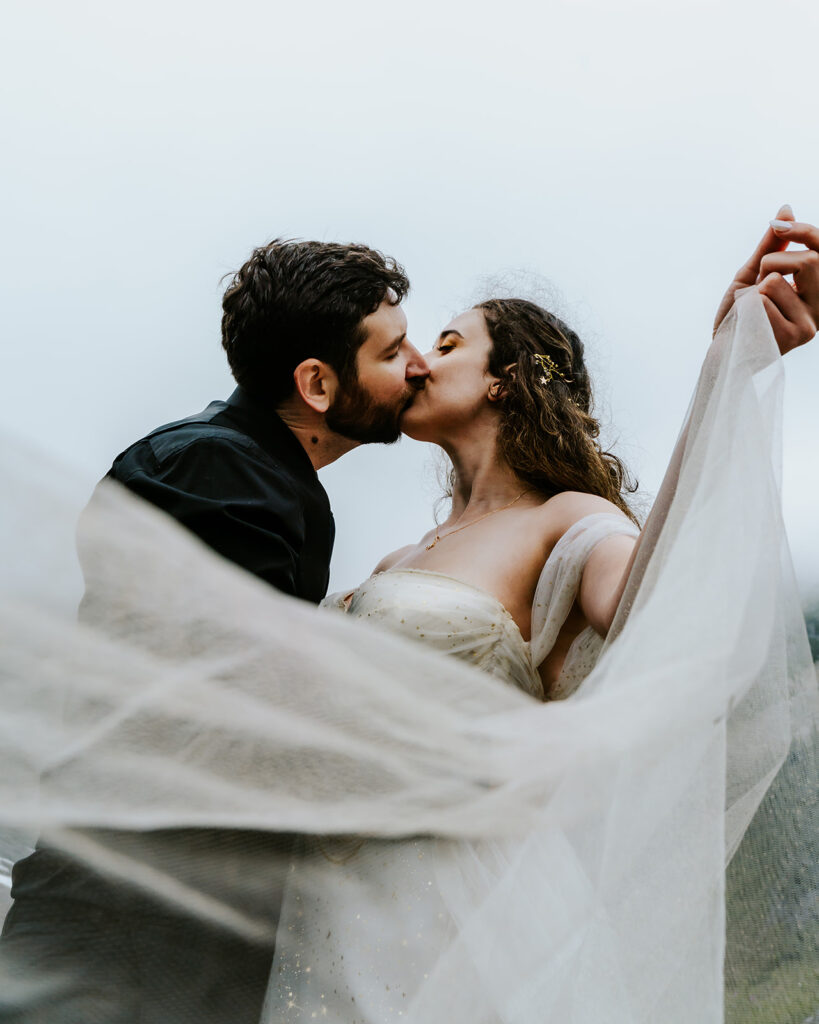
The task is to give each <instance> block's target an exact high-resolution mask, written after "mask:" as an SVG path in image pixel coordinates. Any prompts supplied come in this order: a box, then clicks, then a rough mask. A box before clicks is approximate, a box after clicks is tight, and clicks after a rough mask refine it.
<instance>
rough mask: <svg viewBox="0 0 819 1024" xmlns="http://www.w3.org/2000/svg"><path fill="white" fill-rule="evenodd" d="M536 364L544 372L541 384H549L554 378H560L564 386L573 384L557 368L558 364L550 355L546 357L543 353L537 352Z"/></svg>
mask: <svg viewBox="0 0 819 1024" xmlns="http://www.w3.org/2000/svg"><path fill="white" fill-rule="evenodd" d="M534 356H535V362H536V363H537V364H538V366H539V367H540V368H541V370H542V371H543V375H542V376H541V378H540V383H541V384H549V383H550V382H551V380H552V378H553V377H560V379H561V380H562V381H563V383H564V384H571V381H570V380H569V379H568V378H567V377H566V376H565V374H563V373H561V372H560V370H558V368H557V363H556V362H555V361H554V359H552V357H551V356H549V355H544V354H543V353H541V352H535V353H534Z"/></svg>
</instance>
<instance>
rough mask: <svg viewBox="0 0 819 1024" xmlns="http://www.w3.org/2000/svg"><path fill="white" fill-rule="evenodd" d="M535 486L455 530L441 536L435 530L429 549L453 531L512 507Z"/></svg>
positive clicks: (458, 530) (428, 545)
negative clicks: (506, 503)
mask: <svg viewBox="0 0 819 1024" xmlns="http://www.w3.org/2000/svg"><path fill="white" fill-rule="evenodd" d="M531 490H533V488H531V487H527V488H526V490H525V491H521V492H520V494H519V495H518V496H517V498H513V499H512V500H511V501H510V502H509V504H508V505H501V507H500V508H493V509H491V510H490V511H489V512H484V514H483V515H482V516H478V518H477V519H473V520H472V522H471V523H464V525H463V526H456V527H455V529H454V530H450V531H449V533H445V534H444V535H443V537H441V536H440V535H439V533H438V529H437V528H436V530H435V540H434V541H433V542H432V543H431V544H427V546H426V549H425V550H427V551H431V550H432V549H433V548H434V547H435V545H436V544H437V543H438V541H439V540H446V538H447V537H451V536H452V534H453V533H459V532H460V531H461V530H465V529H466V528H467V526H474V525H475V523H479V522H480V521H481V520H482V519H487V518H488V517H489V516H493V515H494V514H495V513H496V512H503V511H504V510H505V509H507V508H511V507H512V506H513V505H514V504H515V503H516V502H518V501H520V499H521V498H522V497H523V495H524V494H528V493H529V492H530V491H531Z"/></svg>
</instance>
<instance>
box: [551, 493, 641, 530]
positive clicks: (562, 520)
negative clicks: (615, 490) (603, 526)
mask: <svg viewBox="0 0 819 1024" xmlns="http://www.w3.org/2000/svg"><path fill="white" fill-rule="evenodd" d="M599 513H608V514H609V515H616V516H622V518H623V519H628V516H626V514H625V513H624V512H623V510H622V509H621V508H618V506H617V505H615V504H614V502H613V501H609V500H608V499H607V498H601V497H600V495H599V494H584V493H583V492H582V491H562V492H561V493H560V494H556V495H555V496H554V497H553V498H549V499H548V500H547V501H544V503H543V504H542V505H541V506H540V507H539V509H538V516H539V518H540V519H541V523H542V529H543V530H544V532H545V533H548V534H549V535H551V536H552V537H553V538H554V540H555V541H557V540H558V539H559V538H560V537H562V536H563V534H564V533H565V532H566V531H567V530H568V529H570V528H571V527H572V526H574V524H575V523H576V522H577V521H578V520H579V519H584V518H585V517H586V516H592V515H597V514H599Z"/></svg>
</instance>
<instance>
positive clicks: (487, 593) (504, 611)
mask: <svg viewBox="0 0 819 1024" xmlns="http://www.w3.org/2000/svg"><path fill="white" fill-rule="evenodd" d="M398 573H413V574H414V575H420V576H437V577H438V579H442V580H448V581H449V582H450V583H457V584H458V586H460V587H466V589H467V590H472V591H474V592H475V593H477V594H482V595H483V596H484V597H487V598H489V600H490V601H491V602H492V603H493V604H494V605H496V606H497V608H498V610H499V611H500V613H501V615H502V616H503V617H504V618H506V619H507V620H508V621H509V624H510V625H511V626H512V628H513V629H514V630H515V632H516V633H517V635H518V639H519V640H520V642H521V643H522V644H523V646H524V647H525V648H526V650H527V651H529V648H530V644H531V641H529V640H524V639H523V633H521V631H520V626H519V625H518V624H517V622H515V619H514V616H513V615H512V613H511V612H510V611H509V609H508V608H507V607H506V605H505V604H504V603H503V602H502V601H501V600H500V599H499V598H498V597H497V596H496V595H495V594H493V593H492V591H491V590H485V589H484V588H483V587H478V586H476V585H475V584H474V583H467V582H466V580H461V579H458V577H457V576H450V575H449V573H446V572H437V571H436V570H435V569H413V568H410V567H407V568H405V569H401V568H398V569H384V570H383V571H382V572H376V573H373V575H372V576H370V579H371V580H372V579H375V578H376V577H377V576H394V575H397V574H398Z"/></svg>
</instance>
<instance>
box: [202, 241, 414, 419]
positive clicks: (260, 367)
mask: <svg viewBox="0 0 819 1024" xmlns="http://www.w3.org/2000/svg"><path fill="white" fill-rule="evenodd" d="M408 291H409V280H408V279H407V276H406V274H405V273H404V269H403V267H401V266H400V265H399V264H398V263H396V261H395V260H393V259H391V258H390V257H388V256H384V255H382V253H380V252H376V250H374V249H370V248H368V247H367V246H366V245H341V244H339V243H337V242H300V241H293V240H283V239H274V241H272V242H270V243H269V244H268V245H264V246H260V247H259V248H258V249H254V250H253V253H252V254H251V256H250V259H249V260H248V261H247V262H246V263H245V264H244V265H243V266H242V267H241V268H240V269H239V270H238V271H237V272H236V273H235V274H234V276H233V278H232V280H231V282H230V284H229V285H228V288H227V290H226V292H225V295H224V298H223V300H222V309H223V315H222V346H223V348H224V350H225V352H226V353H227V357H228V362H229V363H230V369H231V371H232V373H233V376H234V377H235V379H236V382H237V383H238V384H240V385H241V386H242V387H243V388H245V389H246V390H247V391H249V392H250V393H252V394H254V395H257V396H259V397H262V398H266V399H269V400H270V401H272V402H273V403H274V404H275V403H278V402H281V401H283V400H284V399H286V398H287V397H289V395H291V394H292V392H293V371H294V369H295V368H296V367H297V366H298V365H299V363H301V362H303V361H304V360H305V359H309V358H311V357H312V358H316V359H321V360H323V361H325V362H327V363H329V364H330V366H332V367H333V369H334V370H335V371H336V373H337V374H338V375H339V378H340V380H341V382H342V384H344V383H346V382H347V381H349V380H351V379H355V368H356V353H357V352H358V349H359V348H360V347H361V345H362V344H363V342H364V341H365V339H366V332H365V331H364V329H363V328H362V323H361V322H362V320H363V319H364V318H365V317H366V316H369V314H370V313H374V312H375V311H376V310H377V309H378V307H379V306H380V305H381V303H382V302H384V301H385V300H386V301H387V302H389V303H391V304H392V305H398V303H399V302H401V301H402V299H403V298H404V296H405V295H406V294H407V292H408Z"/></svg>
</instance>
